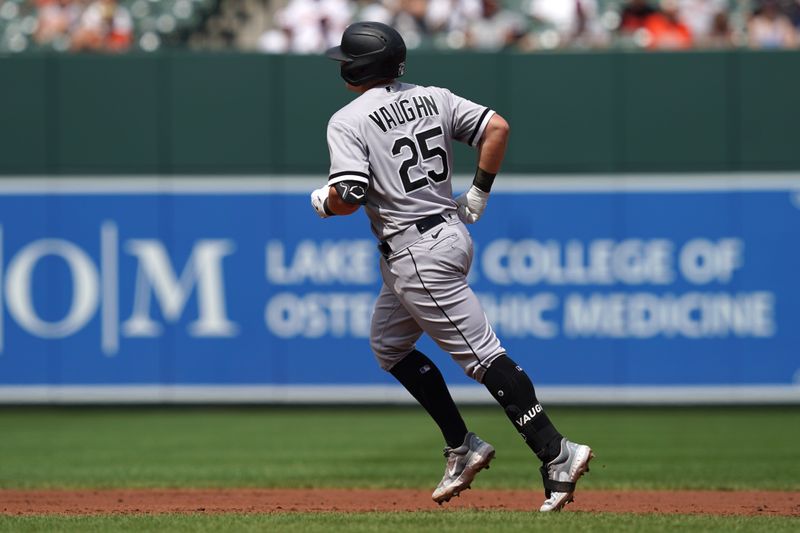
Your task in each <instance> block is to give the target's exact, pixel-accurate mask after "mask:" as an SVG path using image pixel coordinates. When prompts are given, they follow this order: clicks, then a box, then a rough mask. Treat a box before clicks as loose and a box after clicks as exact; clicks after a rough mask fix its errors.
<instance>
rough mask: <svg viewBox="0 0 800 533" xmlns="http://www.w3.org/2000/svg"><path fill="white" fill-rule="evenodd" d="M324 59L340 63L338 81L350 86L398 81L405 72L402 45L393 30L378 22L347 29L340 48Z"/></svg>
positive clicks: (354, 25) (331, 51)
mask: <svg viewBox="0 0 800 533" xmlns="http://www.w3.org/2000/svg"><path fill="white" fill-rule="evenodd" d="M325 55H326V56H328V57H329V58H331V59H335V60H336V61H340V62H341V63H342V78H344V80H345V81H346V82H347V83H349V84H351V85H363V84H364V83H366V82H368V81H370V80H379V79H394V78H399V77H400V76H402V75H403V73H404V72H405V68H406V43H404V42H403V38H402V37H401V36H400V34H399V33H397V30H395V29H394V28H392V27H391V26H387V25H386V24H382V23H380V22H356V23H354V24H351V25H349V26H348V27H347V29H345V30H344V34H343V35H342V44H341V46H334V47H333V48H331V49H330V50H328V51H327V52H326V53H325Z"/></svg>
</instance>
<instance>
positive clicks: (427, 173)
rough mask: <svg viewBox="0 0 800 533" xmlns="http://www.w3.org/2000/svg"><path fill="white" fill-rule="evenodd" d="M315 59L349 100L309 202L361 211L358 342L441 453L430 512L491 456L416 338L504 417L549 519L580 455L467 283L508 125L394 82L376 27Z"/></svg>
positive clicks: (583, 466)
mask: <svg viewBox="0 0 800 533" xmlns="http://www.w3.org/2000/svg"><path fill="white" fill-rule="evenodd" d="M327 56H328V57H330V58H331V59H334V60H336V61H338V62H339V63H340V64H341V76H342V78H344V80H345V82H346V85H347V88H348V89H350V90H351V91H354V92H356V93H358V94H359V96H358V97H357V98H356V99H355V100H353V101H352V102H350V103H349V104H348V105H346V106H345V107H343V108H342V109H340V110H339V111H338V112H337V113H335V114H334V115H333V117H331V119H330V121H329V123H328V148H329V150H330V160H331V166H330V174H329V177H328V183H327V184H326V185H325V186H324V187H321V188H320V189H317V190H315V191H314V192H313V193H311V205H312V206H313V208H314V209H315V210H316V212H317V214H319V216H320V217H322V218H326V217H330V216H333V215H349V214H351V213H354V212H355V211H357V210H358V209H359V208H360V207H361V206H364V208H365V210H366V212H367V215H368V217H369V220H370V222H371V226H372V231H373V233H374V234H375V236H376V237H377V239H378V241H379V246H378V248H379V250H380V252H381V255H382V258H381V260H380V269H381V275H382V277H383V286H382V287H381V292H380V294H379V296H378V299H377V301H376V303H375V311H374V315H373V318H372V326H371V335H370V337H371V338H370V343H371V346H372V350H373V351H374V352H375V356H376V357H377V359H378V363H379V364H380V366H381V367H382V368H383V369H384V370H387V371H388V372H390V373H391V374H392V375H393V376H394V377H395V378H396V379H397V380H398V381H399V382H400V383H402V384H403V386H404V387H405V388H406V389H407V390H408V391H409V392H410V393H411V395H412V396H413V397H414V398H415V399H416V400H417V401H418V402H419V403H420V404H421V405H422V407H424V408H425V410H426V411H427V412H428V414H429V415H430V416H431V417H432V418H433V420H434V421H435V422H436V424H437V425H438V426H439V428H440V429H441V431H442V435H443V436H444V440H445V442H446V443H447V447H446V448H445V449H444V454H445V457H447V466H446V469H445V473H444V477H443V478H442V481H441V482H440V483H439V485H438V486H437V487H436V489H435V490H434V492H433V495H432V498H433V500H434V501H436V502H437V503H440V504H441V503H442V502H446V501H448V500H450V499H451V498H452V497H453V496H458V495H459V493H460V492H462V491H464V490H466V489H468V488H469V487H470V484H471V483H472V481H473V479H474V478H475V475H476V474H477V473H478V472H479V471H480V470H482V469H484V468H488V467H489V463H490V462H491V460H492V459H493V458H494V454H495V451H494V448H493V447H492V446H491V445H490V444H488V443H487V442H485V441H483V440H481V439H480V438H479V437H478V436H477V435H475V434H474V433H472V432H469V431H468V430H467V427H466V425H465V423H464V420H463V419H462V417H461V414H460V413H459V410H458V408H457V407H456V405H455V403H454V402H453V399H452V397H451V396H450V392H449V391H448V389H447V385H446V384H445V382H444V379H443V378H442V374H441V373H440V371H439V369H438V368H437V367H436V365H435V364H434V363H433V361H431V360H430V359H429V358H428V357H427V356H426V355H425V354H423V353H421V352H420V351H419V350H417V349H416V347H415V343H416V341H417V339H419V337H420V336H421V335H422V333H423V332H424V333H427V334H428V335H429V336H430V337H431V338H432V339H433V340H434V341H436V343H437V344H438V345H439V346H440V347H441V348H442V349H443V350H445V351H446V352H448V353H449V354H450V355H451V356H452V358H453V359H454V360H455V361H456V362H457V363H458V364H459V365H461V367H462V368H463V370H464V372H465V373H466V374H467V375H468V376H469V377H471V378H473V379H474V380H476V381H477V382H479V383H482V384H483V385H484V386H486V388H487V389H489V392H491V394H492V396H493V397H494V398H495V399H496V400H497V402H498V403H499V404H500V405H501V406H502V407H503V408H504V409H505V412H506V415H507V416H508V418H509V419H510V420H511V422H512V423H513V425H514V427H515V428H516V429H517V431H519V433H520V434H521V435H522V437H523V439H524V440H525V442H526V443H527V444H528V446H529V447H530V448H531V449H532V450H533V452H534V453H535V454H536V455H537V456H538V458H539V459H540V460H541V462H542V467H541V469H540V470H541V473H542V479H543V481H544V488H545V497H546V499H545V502H544V504H543V505H542V506H541V508H540V510H541V511H558V510H561V508H562V507H563V506H564V505H565V504H566V503H568V502H570V501H572V498H573V493H574V491H575V485H576V482H577V481H578V478H580V476H581V475H582V474H583V473H584V472H586V471H588V470H589V460H590V459H591V458H592V456H593V454H592V450H591V449H590V448H589V447H588V446H585V445H582V444H576V443H573V442H571V441H569V440H567V439H566V438H564V437H563V436H562V435H561V434H560V433H559V432H558V430H557V429H556V428H555V426H554V425H553V423H552V422H551V421H550V419H549V418H548V416H547V414H546V413H545V412H544V410H543V409H542V406H541V404H540V403H539V401H538V400H537V399H536V393H535V391H534V388H533V384H532V383H531V380H530V379H529V378H528V376H527V375H526V373H525V371H523V370H522V368H521V367H520V366H518V365H517V364H516V363H515V362H514V361H513V360H512V359H511V358H510V357H509V355H508V354H507V353H506V350H505V349H504V348H503V346H502V345H501V344H500V341H499V340H498V338H497V336H496V335H495V333H494V331H493V330H492V327H491V325H490V324H489V322H488V320H487V318H486V315H485V314H484V312H483V309H482V308H481V305H480V302H479V301H478V298H477V297H476V296H475V294H474V293H473V292H472V290H471V289H470V287H469V285H468V284H467V280H466V278H467V273H468V272H469V269H470V264H471V262H472V254H473V247H472V240H471V238H470V235H469V232H468V231H467V229H466V227H465V225H464V224H465V223H467V224H472V223H475V222H477V221H478V220H479V219H480V218H481V215H483V212H484V209H486V204H487V201H488V199H489V192H490V191H491V188H492V182H493V181H494V179H495V175H496V174H497V172H498V171H499V170H500V164H501V162H502V160H503V156H504V154H505V149H506V142H507V139H508V133H509V127H508V124H507V123H506V121H505V120H504V119H503V118H502V117H501V116H500V115H498V114H497V113H495V112H494V111H492V110H491V109H489V108H487V107H484V106H482V105H478V104H476V103H474V102H471V101H469V100H466V99H464V98H461V97H459V96H456V95H455V94H453V93H451V92H450V91H448V90H447V89H442V88H438V87H423V86H418V85H412V84H408V83H400V82H398V81H397V78H399V77H400V76H402V75H403V73H404V70H405V60H406V47H405V43H404V42H403V39H402V37H401V36H400V34H399V33H398V32H397V31H395V30H394V29H393V28H391V27H389V26H387V25H385V24H381V23H377V22H358V23H355V24H352V25H350V26H349V27H347V29H346V30H345V32H344V35H343V36H342V42H341V46H337V47H334V48H332V49H330V50H328V52H327ZM454 140H455V141H459V142H463V143H467V144H469V145H470V146H473V147H475V148H477V151H478V168H477V170H476V172H475V178H474V181H473V184H472V186H471V187H470V188H469V190H468V191H466V192H465V193H464V194H462V195H460V196H459V197H458V198H455V199H453V193H452V186H451V181H450V169H452V168H453V164H452V158H453V156H452V146H451V145H452V141H454Z"/></svg>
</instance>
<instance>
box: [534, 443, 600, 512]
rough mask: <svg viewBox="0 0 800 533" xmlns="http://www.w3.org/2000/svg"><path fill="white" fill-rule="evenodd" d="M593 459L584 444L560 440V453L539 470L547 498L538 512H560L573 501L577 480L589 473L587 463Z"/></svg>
mask: <svg viewBox="0 0 800 533" xmlns="http://www.w3.org/2000/svg"><path fill="white" fill-rule="evenodd" d="M593 457H594V453H593V452H592V449H591V448H589V447H588V446H586V445H585V444H577V443H575V442H570V441H568V440H567V439H566V438H562V439H561V453H559V454H558V457H556V458H555V459H553V460H552V461H550V462H549V463H547V464H546V465H543V466H542V468H541V469H540V471H541V473H542V480H543V481H544V494H545V498H547V499H546V500H545V501H544V503H543V504H542V506H541V507H540V508H539V511H541V512H543V513H547V512H552V511H560V510H561V509H562V508H563V507H564V506H565V505H566V504H568V503H570V502H571V501H573V500H574V496H573V495H574V494H575V485H576V484H577V482H578V479H579V478H580V477H581V476H582V475H583V474H584V472H588V471H589V461H591V460H592V458H593Z"/></svg>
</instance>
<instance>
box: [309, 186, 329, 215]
mask: <svg viewBox="0 0 800 533" xmlns="http://www.w3.org/2000/svg"><path fill="white" fill-rule="evenodd" d="M328 189H329V187H328V186H327V185H325V186H324V187H320V188H319V189H317V190H315V191H314V192H312V193H311V207H313V208H314V211H316V212H317V214H318V215H319V218H328V217H329V216H330V215H329V214H328V213H326V212H325V200H327V199H328Z"/></svg>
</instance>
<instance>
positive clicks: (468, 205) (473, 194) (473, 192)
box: [456, 185, 489, 224]
mask: <svg viewBox="0 0 800 533" xmlns="http://www.w3.org/2000/svg"><path fill="white" fill-rule="evenodd" d="M488 201H489V193H488V192H484V191H482V190H480V189H479V188H477V187H476V186H474V185H473V186H472V187H470V188H469V190H468V191H467V192H465V193H464V194H462V195H461V196H459V197H458V198H456V204H457V205H458V218H460V219H461V221H462V222H464V223H465V224H474V223H475V222H477V221H478V219H479V218H481V215H482V214H483V211H484V209H486V203H487V202H488Z"/></svg>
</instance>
